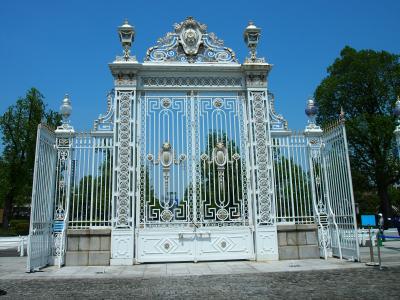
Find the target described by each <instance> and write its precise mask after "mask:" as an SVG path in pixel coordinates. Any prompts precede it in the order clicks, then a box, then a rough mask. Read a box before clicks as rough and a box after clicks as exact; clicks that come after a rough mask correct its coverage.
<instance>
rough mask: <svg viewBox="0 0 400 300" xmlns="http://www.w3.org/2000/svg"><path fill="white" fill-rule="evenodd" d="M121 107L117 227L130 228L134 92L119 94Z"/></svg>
mask: <svg viewBox="0 0 400 300" xmlns="http://www.w3.org/2000/svg"><path fill="white" fill-rule="evenodd" d="M119 96H120V97H119V98H120V105H119V115H120V120H119V130H118V140H119V151H118V160H119V177H118V197H117V211H116V212H117V216H116V217H117V224H116V225H117V227H128V226H129V215H130V214H129V211H130V199H129V197H130V196H129V180H130V179H129V178H130V176H129V172H130V171H129V164H130V160H131V151H130V136H131V126H130V115H131V105H130V104H131V103H130V102H131V97H132V96H133V92H121V93H120V94H119Z"/></svg>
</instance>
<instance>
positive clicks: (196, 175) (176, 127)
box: [137, 92, 254, 262]
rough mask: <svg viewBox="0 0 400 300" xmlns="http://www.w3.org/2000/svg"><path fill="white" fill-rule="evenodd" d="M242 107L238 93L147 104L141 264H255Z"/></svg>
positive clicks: (179, 95)
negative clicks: (227, 261) (235, 261)
mask: <svg viewBox="0 0 400 300" xmlns="http://www.w3.org/2000/svg"><path fill="white" fill-rule="evenodd" d="M215 94H217V95H215ZM243 105H244V103H243V98H242V97H240V96H238V95H237V93H236V94H235V93H232V92H231V93H208V92H203V93H199V94H197V93H194V92H188V93H186V92H174V93H173V94H172V93H168V92H162V93H161V92H146V94H143V95H142V96H141V97H140V110H141V112H140V117H141V119H140V124H141V126H140V127H141V129H140V134H139V135H140V138H139V141H140V147H139V148H140V150H139V159H138V169H139V174H140V184H139V187H138V195H139V197H138V198H139V202H138V206H137V216H138V218H137V233H138V235H137V237H138V238H137V241H138V244H137V259H138V261H139V262H145V261H171V260H175V261H179V260H181V261H182V260H194V261H196V260H214V259H249V258H252V257H254V250H253V235H252V230H251V228H250V221H249V219H250V218H249V214H250V213H249V204H248V198H247V185H248V184H249V181H248V176H247V171H248V170H247V168H246V163H247V162H248V160H247V159H248V158H247V157H248V156H247V153H246V141H247V138H246V136H247V133H246V131H245V125H244V121H243V111H244V107H243ZM232 226H235V227H234V228H233V227H232Z"/></svg>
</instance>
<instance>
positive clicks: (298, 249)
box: [277, 224, 320, 260]
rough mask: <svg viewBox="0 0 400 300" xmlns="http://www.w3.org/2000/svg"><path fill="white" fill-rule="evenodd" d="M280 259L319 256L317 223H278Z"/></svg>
mask: <svg viewBox="0 0 400 300" xmlns="http://www.w3.org/2000/svg"><path fill="white" fill-rule="evenodd" d="M277 229H278V244H279V259H280V260H285V259H307V258H319V257H320V255H319V248H318V229H317V225H315V224H301V225H278V228H277Z"/></svg>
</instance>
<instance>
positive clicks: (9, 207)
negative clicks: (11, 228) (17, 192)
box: [3, 192, 14, 229]
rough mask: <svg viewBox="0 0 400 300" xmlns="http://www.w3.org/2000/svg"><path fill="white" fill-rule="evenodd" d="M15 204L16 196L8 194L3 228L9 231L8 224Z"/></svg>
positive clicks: (5, 202)
mask: <svg viewBox="0 0 400 300" xmlns="http://www.w3.org/2000/svg"><path fill="white" fill-rule="evenodd" d="M13 202H14V196H13V194H12V192H8V193H7V196H6V197H5V199H4V211H3V228H4V229H8V224H9V223H10V221H11V217H12V206H13Z"/></svg>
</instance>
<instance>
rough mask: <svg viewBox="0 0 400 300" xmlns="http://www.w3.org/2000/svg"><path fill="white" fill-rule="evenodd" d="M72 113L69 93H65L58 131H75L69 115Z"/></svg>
mask: <svg viewBox="0 0 400 300" xmlns="http://www.w3.org/2000/svg"><path fill="white" fill-rule="evenodd" d="M71 113H72V105H71V100H69V95H68V94H65V96H64V99H63V100H62V104H61V106H60V114H61V116H62V121H61V125H60V126H58V127H57V129H56V132H74V128H73V127H72V126H71V125H70V123H69V122H70V121H69V117H70V116H71Z"/></svg>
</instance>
